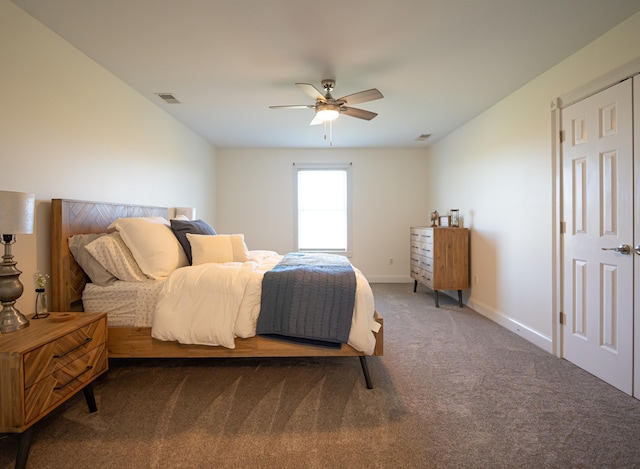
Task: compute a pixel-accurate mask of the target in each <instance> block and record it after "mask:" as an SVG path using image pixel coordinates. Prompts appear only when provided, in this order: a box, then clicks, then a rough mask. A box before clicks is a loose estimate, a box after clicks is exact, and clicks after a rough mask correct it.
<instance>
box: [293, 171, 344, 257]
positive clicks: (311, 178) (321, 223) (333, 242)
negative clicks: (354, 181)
mask: <svg viewBox="0 0 640 469" xmlns="http://www.w3.org/2000/svg"><path fill="white" fill-rule="evenodd" d="M294 176H295V177H294V186H295V203H296V210H295V214H296V241H297V250H298V251H321V252H333V253H344V254H346V255H347V256H350V255H351V229H350V227H351V213H350V212H351V210H350V205H351V201H350V199H351V197H350V186H351V165H350V164H340V165H325V164H319V165H311V164H304V165H300V164H298V165H294Z"/></svg>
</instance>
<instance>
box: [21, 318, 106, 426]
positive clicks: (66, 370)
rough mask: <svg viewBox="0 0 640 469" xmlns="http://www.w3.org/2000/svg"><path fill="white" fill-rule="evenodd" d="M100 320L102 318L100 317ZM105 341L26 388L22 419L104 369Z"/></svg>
mask: <svg viewBox="0 0 640 469" xmlns="http://www.w3.org/2000/svg"><path fill="white" fill-rule="evenodd" d="M101 322H102V321H101ZM106 351H107V345H106V344H105V343H104V342H103V343H102V344H101V345H99V346H98V347H97V348H96V347H92V349H91V350H89V351H88V352H87V353H85V354H84V355H81V356H80V357H78V358H76V359H75V360H74V361H72V362H71V363H67V364H66V365H65V366H63V367H59V368H58V369H57V370H55V371H54V372H53V373H52V374H50V375H48V376H46V377H44V379H41V380H39V381H38V382H36V383H35V384H34V385H33V386H31V387H28V388H26V389H25V397H24V405H25V421H27V422H29V421H31V420H32V419H34V418H36V417H38V416H39V415H41V414H43V413H44V412H46V411H48V410H49V408H53V407H56V406H57V405H58V404H59V403H60V402H61V401H63V400H64V399H65V398H66V397H67V396H69V395H71V394H73V393H75V392H76V391H78V390H79V389H81V388H83V387H84V386H85V385H86V384H87V383H90V382H91V381H92V380H93V379H94V378H95V377H96V376H98V375H100V374H102V373H103V372H104V371H106V370H107V367H108V362H107V353H106Z"/></svg>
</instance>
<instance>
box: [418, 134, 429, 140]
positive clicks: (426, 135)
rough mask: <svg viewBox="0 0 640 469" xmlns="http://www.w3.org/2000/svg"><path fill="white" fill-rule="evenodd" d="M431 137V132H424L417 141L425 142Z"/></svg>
mask: <svg viewBox="0 0 640 469" xmlns="http://www.w3.org/2000/svg"><path fill="white" fill-rule="evenodd" d="M429 137H431V134H422V135H420V136H419V137H417V138H416V142H424V141H425V140H426V139H428V138H429Z"/></svg>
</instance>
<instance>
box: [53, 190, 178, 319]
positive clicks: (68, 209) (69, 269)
mask: <svg viewBox="0 0 640 469" xmlns="http://www.w3.org/2000/svg"><path fill="white" fill-rule="evenodd" d="M168 215H169V209H168V208H166V207H150V206H143V205H120V204H113V203H104V202H86V201H82V200H68V199H52V200H51V311H82V290H83V289H84V286H85V284H86V283H87V281H88V278H87V275H86V274H85V273H84V271H83V270H82V269H81V268H80V266H79V265H78V264H77V263H76V261H75V260H74V259H73V256H72V255H71V252H70V251H69V244H68V239H69V238H70V237H71V236H73V235H74V234H84V233H106V232H107V231H109V230H108V226H109V225H110V224H111V222H113V221H115V220H117V219H118V218H127V217H151V216H154V217H164V218H168Z"/></svg>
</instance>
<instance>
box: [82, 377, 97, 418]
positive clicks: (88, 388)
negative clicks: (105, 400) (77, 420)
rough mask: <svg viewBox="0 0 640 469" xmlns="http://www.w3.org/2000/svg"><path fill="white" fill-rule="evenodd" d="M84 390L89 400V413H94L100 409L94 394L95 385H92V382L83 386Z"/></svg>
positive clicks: (86, 398) (85, 396)
mask: <svg viewBox="0 0 640 469" xmlns="http://www.w3.org/2000/svg"><path fill="white" fill-rule="evenodd" d="M82 392H83V393H84V398H85V400H86V401H87V405H88V406H89V413H90V414H93V413H94V412H95V411H97V410H98V406H97V405H96V398H95V397H94V395H93V386H92V385H91V383H89V384H87V385H86V386H85V387H84V388H82Z"/></svg>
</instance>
